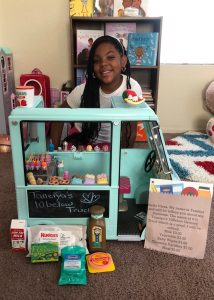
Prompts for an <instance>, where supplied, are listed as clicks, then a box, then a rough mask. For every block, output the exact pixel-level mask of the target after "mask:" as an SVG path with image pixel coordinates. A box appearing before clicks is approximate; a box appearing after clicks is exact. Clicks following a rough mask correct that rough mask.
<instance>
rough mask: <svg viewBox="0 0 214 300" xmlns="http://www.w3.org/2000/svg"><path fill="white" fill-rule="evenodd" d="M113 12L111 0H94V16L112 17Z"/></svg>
mask: <svg viewBox="0 0 214 300" xmlns="http://www.w3.org/2000/svg"><path fill="white" fill-rule="evenodd" d="M115 1H116V0H115ZM113 12H114V1H113V0H109V1H107V0H94V16H97V17H105V16H108V17H112V16H113Z"/></svg>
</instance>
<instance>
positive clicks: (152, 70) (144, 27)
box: [70, 17, 162, 112]
mask: <svg viewBox="0 0 214 300" xmlns="http://www.w3.org/2000/svg"><path fill="white" fill-rule="evenodd" d="M111 22H114V23H115V22H120V23H122V22H124V23H126V22H136V27H137V32H147V31H148V32H158V33H159V43H158V53H157V63H156V66H152V67H145V66H131V76H132V77H133V78H134V79H136V80H137V81H138V82H139V84H140V85H141V86H142V87H143V88H148V89H151V91H152V98H153V103H152V104H151V107H152V108H153V109H154V111H155V112H156V111H157V103H158V83H159V71H160V47H161V29H162V17H145V18H141V17H71V18H70V35H71V37H70V38H71V64H72V88H74V87H75V85H76V75H77V69H81V68H82V69H84V68H85V65H77V61H76V56H77V55H76V52H77V49H76V38H77V36H76V32H77V29H90V30H97V29H103V30H104V32H105V24H106V23H111ZM149 104H150V103H149Z"/></svg>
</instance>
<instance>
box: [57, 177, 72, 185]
mask: <svg viewBox="0 0 214 300" xmlns="http://www.w3.org/2000/svg"><path fill="white" fill-rule="evenodd" d="M69 183H70V180H69V179H63V178H60V179H59V184H60V185H67V184H69Z"/></svg>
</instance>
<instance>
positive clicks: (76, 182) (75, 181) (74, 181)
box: [71, 176, 82, 184]
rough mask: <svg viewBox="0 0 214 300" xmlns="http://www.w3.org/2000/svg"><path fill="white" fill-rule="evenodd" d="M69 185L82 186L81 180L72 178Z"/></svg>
mask: <svg viewBox="0 0 214 300" xmlns="http://www.w3.org/2000/svg"><path fill="white" fill-rule="evenodd" d="M71 184H82V178H81V177H76V176H73V178H72V180H71Z"/></svg>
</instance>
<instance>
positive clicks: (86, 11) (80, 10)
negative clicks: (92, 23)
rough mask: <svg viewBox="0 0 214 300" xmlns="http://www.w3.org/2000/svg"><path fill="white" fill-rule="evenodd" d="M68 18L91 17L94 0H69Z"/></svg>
mask: <svg viewBox="0 0 214 300" xmlns="http://www.w3.org/2000/svg"><path fill="white" fill-rule="evenodd" d="M69 8H70V16H72V17H76V16H82V17H91V16H93V10H94V0H69Z"/></svg>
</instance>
